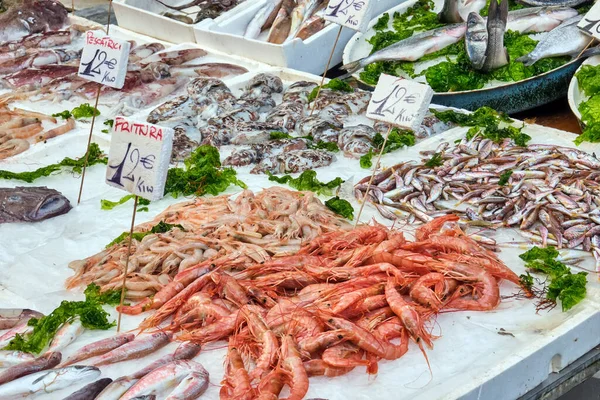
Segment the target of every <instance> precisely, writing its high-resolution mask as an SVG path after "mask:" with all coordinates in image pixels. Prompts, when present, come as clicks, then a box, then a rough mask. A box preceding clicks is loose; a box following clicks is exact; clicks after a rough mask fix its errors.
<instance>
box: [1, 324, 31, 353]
mask: <svg viewBox="0 0 600 400" xmlns="http://www.w3.org/2000/svg"><path fill="white" fill-rule="evenodd" d="M27 321H29V319H24V320H22V321H21V322H19V323H18V324H17V325H15V327H14V328H12V329H10V330H9V331H8V332H6V333H5V334H4V335H2V336H0V349H2V348H4V347H6V346H7V345H8V344H9V343H10V341H11V340H13V339H14V338H15V336H17V334H19V335H23V334H25V333H29V332H31V331H32V330H33V326H29V325H28V324H27Z"/></svg>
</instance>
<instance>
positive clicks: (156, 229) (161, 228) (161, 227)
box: [106, 221, 185, 249]
mask: <svg viewBox="0 0 600 400" xmlns="http://www.w3.org/2000/svg"><path fill="white" fill-rule="evenodd" d="M173 228H179V229H181V230H182V231H185V229H183V226H181V225H179V224H176V225H171V224H167V223H166V222H164V221H160V222H159V223H158V224H156V225H154V226H153V227H152V229H150V230H149V231H146V232H133V235H132V238H133V239H135V240H137V241H138V242H139V241H141V240H142V239H143V238H145V237H146V236H148V235H151V234H153V233H166V232H168V231H170V230H171V229H173ZM128 237H129V232H123V233H121V234H120V235H119V236H117V237H116V238H115V239H114V240H113V241H112V242H110V243H109V244H107V245H106V248H107V249H108V248H109V247H111V246H114V245H115V244H119V243H121V242H123V241H124V240H126V239H127V238H128Z"/></svg>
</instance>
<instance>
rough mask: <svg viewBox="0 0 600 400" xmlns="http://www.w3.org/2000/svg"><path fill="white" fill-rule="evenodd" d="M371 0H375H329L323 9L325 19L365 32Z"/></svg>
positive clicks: (369, 15)
mask: <svg viewBox="0 0 600 400" xmlns="http://www.w3.org/2000/svg"><path fill="white" fill-rule="evenodd" d="M371 1H375V0H331V1H330V2H329V4H328V5H327V9H326V10H325V19H326V20H328V21H331V22H333V23H336V24H338V25H342V26H345V27H348V28H350V29H354V30H355V31H360V32H365V31H366V30H367V28H368V25H369V20H370V17H371Z"/></svg>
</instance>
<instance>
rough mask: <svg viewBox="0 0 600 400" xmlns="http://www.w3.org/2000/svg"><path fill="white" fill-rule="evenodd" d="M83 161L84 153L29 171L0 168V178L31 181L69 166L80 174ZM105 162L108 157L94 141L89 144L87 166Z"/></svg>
mask: <svg viewBox="0 0 600 400" xmlns="http://www.w3.org/2000/svg"><path fill="white" fill-rule="evenodd" d="M84 163H85V154H84V155H83V156H82V157H81V158H79V159H77V160H74V159H72V158H69V157H66V158H64V159H63V160H62V161H60V162H59V163H57V164H50V165H47V166H45V167H42V168H38V169H36V170H35V171H30V172H11V171H4V170H0V179H16V180H20V181H24V182H29V183H31V182H33V181H35V180H36V179H38V178H41V177H44V176H50V175H51V174H52V173H54V172H56V171H60V170H61V169H63V168H70V169H71V171H73V172H75V173H78V174H80V173H81V172H82V171H83V164H84ZM106 163H108V158H106V156H105V155H104V153H103V152H102V150H100V147H99V146H98V145H97V144H96V143H92V144H90V150H89V155H88V167H89V166H91V165H94V164H106Z"/></svg>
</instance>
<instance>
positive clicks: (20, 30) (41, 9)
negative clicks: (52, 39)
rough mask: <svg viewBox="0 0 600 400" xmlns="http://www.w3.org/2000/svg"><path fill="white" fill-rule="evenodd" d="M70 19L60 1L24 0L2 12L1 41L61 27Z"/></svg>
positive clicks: (0, 22)
mask: <svg viewBox="0 0 600 400" xmlns="http://www.w3.org/2000/svg"><path fill="white" fill-rule="evenodd" d="M68 19H69V18H68V12H67V9H66V8H65V7H64V6H63V5H62V4H61V2H60V1H56V0H23V1H22V2H19V3H17V4H14V5H13V6H12V7H9V8H8V10H6V11H5V12H3V13H2V14H0V26H1V27H2V29H1V30H0V43H2V42H8V41H13V40H19V39H21V38H23V37H25V36H27V35H31V34H32V33H41V32H46V31H55V30H58V29H61V28H62V27H64V26H65V25H66V24H67V22H68Z"/></svg>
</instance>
